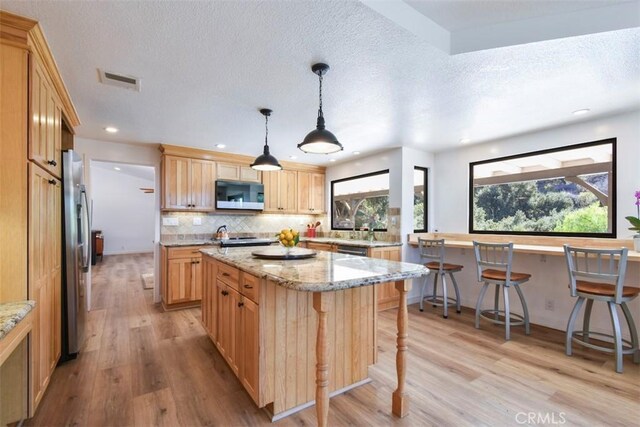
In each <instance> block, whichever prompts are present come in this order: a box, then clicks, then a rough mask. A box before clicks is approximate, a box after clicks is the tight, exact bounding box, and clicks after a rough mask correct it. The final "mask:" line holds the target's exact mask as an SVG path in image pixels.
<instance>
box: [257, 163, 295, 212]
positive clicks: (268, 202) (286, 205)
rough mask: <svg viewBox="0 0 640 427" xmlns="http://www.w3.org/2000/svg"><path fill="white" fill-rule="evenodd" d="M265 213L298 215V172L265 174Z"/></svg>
mask: <svg viewBox="0 0 640 427" xmlns="http://www.w3.org/2000/svg"><path fill="white" fill-rule="evenodd" d="M263 177H264V179H263V183H264V202H265V203H264V205H265V206H264V210H265V212H279V213H296V212H297V203H298V200H297V199H298V193H297V179H298V177H297V172H296V171H286V170H282V171H276V172H265V173H264V174H263Z"/></svg>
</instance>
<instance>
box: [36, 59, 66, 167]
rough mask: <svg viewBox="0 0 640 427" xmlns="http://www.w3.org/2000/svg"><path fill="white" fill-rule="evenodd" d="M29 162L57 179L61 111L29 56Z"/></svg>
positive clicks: (55, 98)
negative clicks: (32, 162)
mask: <svg viewBox="0 0 640 427" xmlns="http://www.w3.org/2000/svg"><path fill="white" fill-rule="evenodd" d="M30 62H31V64H30V68H31V100H30V101H31V102H30V110H31V114H29V116H30V117H31V131H30V132H29V159H31V160H33V161H34V162H35V163H37V164H38V165H40V166H41V167H42V168H44V169H45V170H47V171H49V172H50V173H51V174H52V175H54V176H56V177H58V178H60V177H61V174H60V171H61V167H62V159H61V145H62V132H61V128H62V108H61V105H60V104H61V103H60V101H59V100H58V96H57V95H56V93H55V90H54V88H53V85H52V84H51V83H50V82H49V79H48V78H47V73H46V72H45V69H44V67H43V66H42V65H41V64H40V61H38V59H37V58H34V57H31V60H30Z"/></svg>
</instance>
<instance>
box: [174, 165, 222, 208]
mask: <svg viewBox="0 0 640 427" xmlns="http://www.w3.org/2000/svg"><path fill="white" fill-rule="evenodd" d="M215 169H216V164H215V162H213V161H211V160H200V159H189V158H185V157H175V156H164V157H163V158H162V171H163V172H162V173H163V181H162V208H163V209H175V210H197V211H213V210H214V209H215V187H214V182H215V176H216V175H215Z"/></svg>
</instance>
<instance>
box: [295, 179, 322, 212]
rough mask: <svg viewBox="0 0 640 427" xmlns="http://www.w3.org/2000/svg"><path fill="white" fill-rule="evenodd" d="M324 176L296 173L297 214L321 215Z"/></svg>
mask: <svg viewBox="0 0 640 427" xmlns="http://www.w3.org/2000/svg"><path fill="white" fill-rule="evenodd" d="M324 186H325V175H324V174H323V173H315V172H303V171H298V212H299V213H302V214H323V213H325V212H326V209H325V203H326V200H325V197H324Z"/></svg>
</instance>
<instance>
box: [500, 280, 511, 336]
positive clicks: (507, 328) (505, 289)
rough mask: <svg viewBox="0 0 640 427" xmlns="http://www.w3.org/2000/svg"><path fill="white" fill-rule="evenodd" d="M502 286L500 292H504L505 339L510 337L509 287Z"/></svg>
mask: <svg viewBox="0 0 640 427" xmlns="http://www.w3.org/2000/svg"><path fill="white" fill-rule="evenodd" d="M500 286H502V292H503V293H504V329H505V332H504V337H505V339H506V340H507V341H509V340H510V339H511V312H510V311H509V287H508V286H504V285H500Z"/></svg>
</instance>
